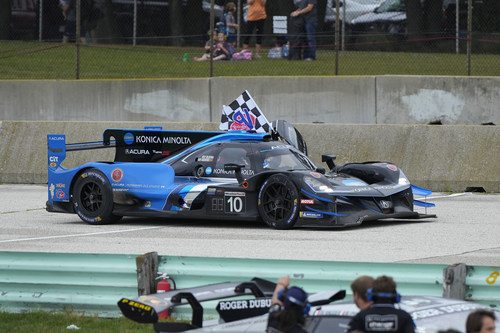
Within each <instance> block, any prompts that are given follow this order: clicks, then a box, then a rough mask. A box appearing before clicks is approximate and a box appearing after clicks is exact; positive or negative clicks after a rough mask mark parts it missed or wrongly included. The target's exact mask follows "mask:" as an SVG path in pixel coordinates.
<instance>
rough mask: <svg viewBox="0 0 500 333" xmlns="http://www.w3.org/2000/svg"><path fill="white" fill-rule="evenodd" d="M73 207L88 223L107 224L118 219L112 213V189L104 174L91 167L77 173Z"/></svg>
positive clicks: (118, 217)
mask: <svg viewBox="0 0 500 333" xmlns="http://www.w3.org/2000/svg"><path fill="white" fill-rule="evenodd" d="M73 189H74V190H73V198H72V201H73V207H74V209H75V212H76V214H78V216H79V217H80V218H81V219H82V220H83V221H84V222H86V223H88V224H108V223H113V222H116V221H118V220H120V218H121V216H116V215H113V213H112V212H113V189H112V188H111V184H110V183H109V180H108V179H107V178H106V176H105V175H104V174H103V173H102V172H101V171H99V170H98V169H95V168H92V169H88V170H85V171H83V172H82V173H80V175H78V178H77V180H76V181H75V185H74V187H73Z"/></svg>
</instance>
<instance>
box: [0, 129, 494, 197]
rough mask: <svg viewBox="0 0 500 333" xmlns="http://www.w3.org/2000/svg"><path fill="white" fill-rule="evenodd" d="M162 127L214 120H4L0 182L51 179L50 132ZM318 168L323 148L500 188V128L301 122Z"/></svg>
mask: <svg viewBox="0 0 500 333" xmlns="http://www.w3.org/2000/svg"><path fill="white" fill-rule="evenodd" d="M151 125H154V126H163V128H164V129H170V130H210V131H213V130H217V129H218V123H217V122H211V123H208V122H192V123H171V122H34V121H2V122H0V142H1V143H2V144H1V145H0V182H2V183H22V184H29V183H46V182H47V147H46V141H47V139H46V138H47V134H66V135H67V142H68V143H72V142H88V141H98V140H102V132H103V130H104V129H106V128H144V126H151ZM296 127H297V128H298V129H299V131H300V132H301V133H302V134H303V136H304V138H305V139H306V141H307V142H308V146H309V150H310V152H309V155H310V157H311V158H312V159H313V161H314V162H315V163H316V164H317V165H318V166H323V165H322V163H321V154H325V153H331V154H336V155H337V162H338V163H339V164H343V163H346V162H363V161H375V160H377V161H390V162H392V163H394V164H396V165H398V166H400V167H401V168H402V169H403V171H404V172H405V174H406V176H407V177H408V178H409V179H410V180H411V181H412V182H413V183H414V184H416V185H419V186H423V187H427V188H430V189H432V190H434V191H457V192H462V191H465V190H466V188H467V187H483V188H484V189H485V190H486V191H487V192H500V163H498V162H499V156H500V128H499V127H497V126H476V125H468V126H465V125H441V126H436V125H368V124H361V125H360V124H296ZM113 157H114V149H105V150H91V151H83V152H68V153H67V158H66V161H65V162H64V163H63V164H64V165H65V166H66V167H75V166H77V165H80V164H82V163H84V162H89V161H103V160H108V161H110V160H113Z"/></svg>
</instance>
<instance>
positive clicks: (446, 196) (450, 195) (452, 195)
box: [427, 193, 468, 199]
mask: <svg viewBox="0 0 500 333" xmlns="http://www.w3.org/2000/svg"><path fill="white" fill-rule="evenodd" d="M467 194H468V193H454V194H449V195H439V196H437V197H427V199H440V198H451V197H461V196H464V195H467Z"/></svg>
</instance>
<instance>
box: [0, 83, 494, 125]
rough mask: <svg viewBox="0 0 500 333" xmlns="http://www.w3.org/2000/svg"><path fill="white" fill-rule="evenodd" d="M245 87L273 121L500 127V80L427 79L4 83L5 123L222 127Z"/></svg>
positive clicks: (0, 114)
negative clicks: (169, 123) (227, 108)
mask: <svg viewBox="0 0 500 333" xmlns="http://www.w3.org/2000/svg"><path fill="white" fill-rule="evenodd" d="M244 90H248V91H249V92H250V93H251V94H252V96H253V97H254V99H255V100H256V102H257V103H258V105H259V107H260V108H261V109H262V111H263V112H264V113H265V114H266V116H267V117H268V119H269V120H274V119H287V120H289V121H291V122H293V123H314V122H324V123H347V124H350V123H352V124H429V123H431V122H437V121H441V123H443V124H474V125H480V124H483V123H489V122H492V123H494V124H500V112H498V105H500V78H493V77H492V78H487V77H485V78H468V77H423V76H422V77H419V76H377V77H374V76H368V77H248V78H221V77H218V78H212V79H186V80H181V79H172V80H106V81H0V120H39V121H53V120H55V121H75V120H78V121H174V122H190V121H206V122H217V121H219V119H220V115H221V110H222V105H223V104H229V103H231V102H232V101H233V100H234V98H236V97H237V96H239V94H241V92H242V91H244Z"/></svg>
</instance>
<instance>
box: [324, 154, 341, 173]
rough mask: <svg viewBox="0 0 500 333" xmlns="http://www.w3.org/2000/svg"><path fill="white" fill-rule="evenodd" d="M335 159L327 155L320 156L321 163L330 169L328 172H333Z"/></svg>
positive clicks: (333, 156) (335, 157)
mask: <svg viewBox="0 0 500 333" xmlns="http://www.w3.org/2000/svg"><path fill="white" fill-rule="evenodd" d="M336 159H337V156H335V155H329V154H325V155H321V162H326V165H327V166H328V168H330V170H333V169H334V168H335V162H334V161H335V160H336Z"/></svg>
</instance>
